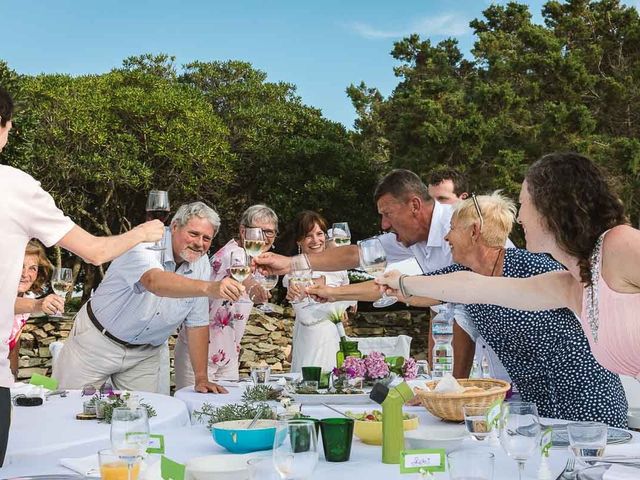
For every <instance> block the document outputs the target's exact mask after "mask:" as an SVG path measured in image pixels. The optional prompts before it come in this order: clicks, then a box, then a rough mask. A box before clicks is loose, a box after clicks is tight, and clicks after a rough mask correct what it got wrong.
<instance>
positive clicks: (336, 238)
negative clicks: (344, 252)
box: [331, 222, 351, 247]
mask: <svg viewBox="0 0 640 480" xmlns="http://www.w3.org/2000/svg"><path fill="white" fill-rule="evenodd" d="M331 240H333V243H335V244H336V247H341V246H343V245H349V244H350V243H351V232H350V231H349V224H348V223H347V222H338V223H334V224H333V226H332V227H331Z"/></svg>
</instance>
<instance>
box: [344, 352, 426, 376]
mask: <svg viewBox="0 0 640 480" xmlns="http://www.w3.org/2000/svg"><path fill="white" fill-rule="evenodd" d="M332 373H333V375H334V376H336V377H339V376H342V377H346V378H348V379H354V378H364V379H365V380H366V381H372V380H373V381H375V380H380V379H383V378H387V377H389V375H390V374H392V373H394V374H396V375H400V376H401V377H403V378H404V379H405V380H412V379H414V378H416V377H417V375H418V365H417V363H416V361H415V359H414V358H412V357H409V358H407V359H405V358H404V357H385V356H384V355H383V354H382V353H380V352H371V353H370V354H369V355H367V356H366V357H365V358H356V357H347V358H345V360H344V363H343V364H342V367H340V368H334V369H333V372H332Z"/></svg>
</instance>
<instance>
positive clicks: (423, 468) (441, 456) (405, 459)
mask: <svg viewBox="0 0 640 480" xmlns="http://www.w3.org/2000/svg"><path fill="white" fill-rule="evenodd" d="M444 471H445V450H444V448H427V449H421V450H403V451H402V452H400V473H422V472H444Z"/></svg>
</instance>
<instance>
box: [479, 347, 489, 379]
mask: <svg viewBox="0 0 640 480" xmlns="http://www.w3.org/2000/svg"><path fill="white" fill-rule="evenodd" d="M481 367H482V378H491V369H490V368H489V356H488V355H487V347H486V346H484V345H483V346H482V363H481Z"/></svg>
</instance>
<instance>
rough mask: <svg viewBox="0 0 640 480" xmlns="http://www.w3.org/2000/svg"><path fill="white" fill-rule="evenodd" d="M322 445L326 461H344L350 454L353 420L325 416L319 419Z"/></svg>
mask: <svg viewBox="0 0 640 480" xmlns="http://www.w3.org/2000/svg"><path fill="white" fill-rule="evenodd" d="M320 431H321V432H322V447H323V449H324V458H325V460H326V461H327V462H346V461H347V460H349V457H350V456H351V442H352V440H353V420H352V419H351V418H325V419H322V420H320Z"/></svg>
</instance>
